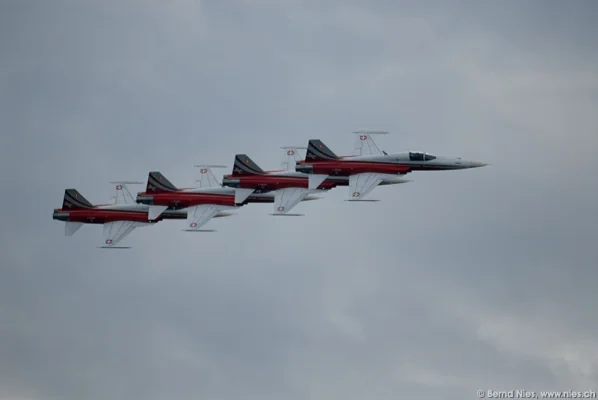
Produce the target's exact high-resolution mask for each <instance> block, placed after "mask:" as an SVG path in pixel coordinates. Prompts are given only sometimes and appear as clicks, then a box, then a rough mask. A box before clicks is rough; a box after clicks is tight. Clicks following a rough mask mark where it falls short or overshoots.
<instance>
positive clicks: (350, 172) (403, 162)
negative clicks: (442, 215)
mask: <svg viewBox="0 0 598 400" xmlns="http://www.w3.org/2000/svg"><path fill="white" fill-rule="evenodd" d="M354 133H356V134H357V135H358V138H357V143H358V144H357V145H356V146H355V149H354V154H353V155H352V156H344V157H339V156H337V155H336V154H335V153H334V152H333V151H332V150H330V149H329V148H328V147H327V146H326V145H325V144H324V143H323V142H322V141H321V140H319V139H312V140H310V141H309V144H308V146H307V147H308V148H307V154H306V156H305V160H303V161H298V162H297V163H296V164H297V165H296V166H295V169H296V170H297V171H300V172H304V173H307V174H310V177H309V188H315V187H318V186H319V185H320V183H321V182H323V181H325V180H326V179H328V177H329V176H335V177H336V176H348V177H349V186H350V190H349V192H350V198H349V200H350V201H367V200H364V198H365V197H366V196H367V195H368V194H369V193H370V192H371V191H372V190H373V189H374V188H375V187H376V186H378V185H379V184H380V183H381V182H382V181H383V180H384V179H392V178H396V176H397V175H399V176H402V175H405V174H407V173H409V172H411V171H439V170H454V169H465V168H477V167H483V166H485V165H487V164H485V163H482V162H477V161H468V160H463V159H461V158H449V157H436V156H434V155H432V154H430V153H424V152H420V151H409V152H403V153H396V154H388V153H386V152H385V151H382V150H380V148H379V147H378V146H377V145H376V143H375V142H374V140H373V139H372V135H373V134H386V133H388V132H373V131H357V132H354Z"/></svg>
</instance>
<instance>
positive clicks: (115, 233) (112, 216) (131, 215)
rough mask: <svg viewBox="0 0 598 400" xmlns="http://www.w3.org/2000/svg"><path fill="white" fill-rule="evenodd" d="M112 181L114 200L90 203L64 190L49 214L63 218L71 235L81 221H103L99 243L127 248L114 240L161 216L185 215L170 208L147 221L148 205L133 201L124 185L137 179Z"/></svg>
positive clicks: (161, 217)
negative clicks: (59, 200) (60, 205)
mask: <svg viewBox="0 0 598 400" xmlns="http://www.w3.org/2000/svg"><path fill="white" fill-rule="evenodd" d="M111 183H113V184H115V185H116V186H115V188H116V196H115V197H114V198H115V202H114V204H99V205H92V204H91V203H90V202H89V201H88V200H87V199H86V198H85V197H83V195H82V194H81V193H79V192H78V191H77V190H76V189H66V190H65V191H64V199H63V202H62V208H57V209H54V213H53V215H52V218H53V219H55V220H58V221H65V223H66V224H65V230H64V234H65V236H72V235H74V234H75V232H77V230H79V228H81V227H82V226H83V224H103V225H104V246H100V247H101V248H111V249H128V248H130V247H119V246H117V244H118V243H119V242H120V241H121V240H123V239H124V238H125V236H127V235H128V234H129V233H131V232H132V231H133V230H134V229H135V228H139V227H143V226H148V225H150V224H152V223H155V222H159V221H161V220H163V219H185V218H186V217H187V214H186V212H184V211H172V212H168V213H164V214H162V215H161V216H160V218H157V219H154V220H152V221H148V209H149V207H148V206H146V205H143V204H136V203H135V200H134V199H133V196H131V193H130V192H129V190H128V189H127V186H126V184H127V183H138V182H111ZM139 183H141V182H139Z"/></svg>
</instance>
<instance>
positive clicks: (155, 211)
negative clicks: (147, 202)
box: [147, 206, 168, 221]
mask: <svg viewBox="0 0 598 400" xmlns="http://www.w3.org/2000/svg"><path fill="white" fill-rule="evenodd" d="M167 208H168V207H167V206H149V211H148V213H147V219H148V220H149V221H153V220H155V219H156V218H158V217H159V216H160V215H161V214H162V213H163V212H164V211H166V209H167Z"/></svg>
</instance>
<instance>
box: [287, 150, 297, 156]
mask: <svg viewBox="0 0 598 400" xmlns="http://www.w3.org/2000/svg"><path fill="white" fill-rule="evenodd" d="M293 155H295V150H289V151H287V156H293Z"/></svg>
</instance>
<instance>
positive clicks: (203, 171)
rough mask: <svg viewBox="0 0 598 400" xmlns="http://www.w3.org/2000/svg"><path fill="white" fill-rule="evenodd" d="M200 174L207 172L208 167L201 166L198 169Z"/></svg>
mask: <svg viewBox="0 0 598 400" xmlns="http://www.w3.org/2000/svg"><path fill="white" fill-rule="evenodd" d="M199 173H200V174H207V173H208V169H207V168H202V169H200V170H199Z"/></svg>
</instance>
